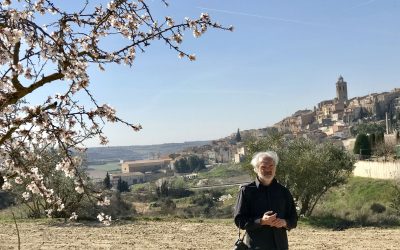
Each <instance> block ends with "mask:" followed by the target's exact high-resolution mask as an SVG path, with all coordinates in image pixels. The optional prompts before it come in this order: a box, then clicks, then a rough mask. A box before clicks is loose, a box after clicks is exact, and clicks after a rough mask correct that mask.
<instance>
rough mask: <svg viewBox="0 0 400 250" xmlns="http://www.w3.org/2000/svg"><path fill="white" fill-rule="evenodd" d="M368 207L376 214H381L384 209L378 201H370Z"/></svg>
mask: <svg viewBox="0 0 400 250" xmlns="http://www.w3.org/2000/svg"><path fill="white" fill-rule="evenodd" d="M370 209H371V210H372V212H374V213H376V214H381V213H383V212H385V211H386V207H385V206H384V205H382V204H380V203H375V202H374V203H372V205H371V207H370Z"/></svg>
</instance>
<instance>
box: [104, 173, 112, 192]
mask: <svg viewBox="0 0 400 250" xmlns="http://www.w3.org/2000/svg"><path fill="white" fill-rule="evenodd" d="M103 184H104V188H105V189H111V187H112V185H111V180H110V175H109V174H108V172H107V174H106V177H105V178H104V180H103Z"/></svg>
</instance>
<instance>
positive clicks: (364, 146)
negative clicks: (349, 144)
mask: <svg viewBox="0 0 400 250" xmlns="http://www.w3.org/2000/svg"><path fill="white" fill-rule="evenodd" d="M353 153H354V154H358V155H360V156H367V157H369V156H371V144H370V142H369V139H368V136H367V135H366V134H358V135H357V138H356V142H355V143H354V148H353Z"/></svg>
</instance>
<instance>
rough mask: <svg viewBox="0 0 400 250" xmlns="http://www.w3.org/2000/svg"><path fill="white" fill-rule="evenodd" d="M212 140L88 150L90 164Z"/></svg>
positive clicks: (145, 156)
mask: <svg viewBox="0 0 400 250" xmlns="http://www.w3.org/2000/svg"><path fill="white" fill-rule="evenodd" d="M210 143H211V142H210V141H191V142H183V143H164V144H157V145H142V146H115V147H93V148H88V150H87V151H86V155H87V160H88V164H89V165H90V164H95V163H104V162H110V161H119V160H124V161H127V160H141V159H149V158H151V157H152V155H154V154H160V155H167V154H171V153H175V152H178V151H181V150H183V149H186V148H190V147H197V146H202V145H207V144H210Z"/></svg>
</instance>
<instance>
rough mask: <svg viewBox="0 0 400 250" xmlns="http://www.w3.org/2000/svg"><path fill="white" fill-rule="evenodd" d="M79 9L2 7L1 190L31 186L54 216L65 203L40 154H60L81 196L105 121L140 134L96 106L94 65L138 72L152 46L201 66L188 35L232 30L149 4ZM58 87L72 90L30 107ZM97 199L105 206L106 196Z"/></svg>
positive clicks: (29, 4)
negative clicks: (34, 97) (141, 56)
mask: <svg viewBox="0 0 400 250" xmlns="http://www.w3.org/2000/svg"><path fill="white" fill-rule="evenodd" d="M76 2H78V1H76ZM76 2H75V1H74V4H76ZM161 2H162V3H164V4H165V5H168V4H167V3H166V2H165V1H161ZM79 3H80V4H81V6H80V7H79V9H76V11H66V10H64V9H62V8H60V7H59V6H57V4H56V2H54V1H51V0H36V1H31V0H18V1H16V0H14V1H11V0H3V1H2V2H1V5H0V86H1V87H0V160H1V166H0V176H3V177H2V179H3V180H2V181H3V182H4V183H3V185H2V188H3V189H6V190H7V189H12V188H13V187H14V186H15V185H24V183H26V180H29V184H27V185H26V186H25V188H26V189H27V192H28V193H32V194H40V195H41V196H43V197H44V198H45V200H46V201H47V202H48V203H49V204H52V210H62V208H63V206H64V205H63V204H62V201H61V199H60V198H59V197H57V196H56V195H55V194H54V192H53V190H51V189H49V188H47V187H46V185H45V183H46V181H45V180H44V177H43V175H42V174H41V169H40V166H38V165H37V164H36V162H37V161H38V160H39V158H40V153H38V152H41V151H43V150H46V149H48V148H57V149H58V150H62V152H63V153H62V160H61V161H60V162H59V163H58V164H57V165H56V169H57V170H59V171H63V172H64V173H65V175H66V176H69V177H70V178H72V179H74V181H75V186H76V187H75V190H76V191H77V192H78V193H88V192H87V191H88V190H87V189H86V188H85V182H84V180H83V179H82V178H81V177H80V176H79V174H78V172H77V171H76V166H78V165H79V164H80V162H81V159H80V158H79V157H78V156H76V155H78V153H79V152H84V151H85V148H84V146H83V144H82V143H83V142H84V141H85V140H86V139H88V138H93V137H97V138H99V139H100V142H101V144H107V142H108V140H107V137H106V136H105V135H104V134H103V131H102V127H103V125H104V123H105V122H120V123H124V124H126V125H127V126H129V127H131V128H132V129H133V130H134V131H138V130H140V129H141V126H140V125H139V124H137V125H136V124H133V123H131V122H127V121H124V120H123V119H121V118H120V117H118V116H117V115H116V111H115V110H114V109H113V108H112V107H111V106H110V105H108V104H100V103H98V102H97V101H96V99H95V97H94V96H93V95H92V94H91V92H90V89H89V86H90V84H91V81H90V76H89V75H88V73H87V70H88V67H89V66H90V65H96V66H97V67H98V68H99V70H104V69H105V67H104V66H105V65H106V64H121V63H122V64H126V65H128V66H132V65H133V63H134V61H135V56H136V53H138V52H141V51H144V49H145V47H146V46H148V45H150V43H151V42H153V41H154V40H160V41H162V42H164V43H165V44H166V46H167V47H168V48H170V49H172V50H174V51H176V53H177V54H178V56H179V57H180V58H188V59H189V60H195V56H194V55H193V54H188V53H186V52H184V51H182V50H181V49H180V44H181V43H182V41H183V34H184V32H185V31H190V32H192V33H193V35H194V37H199V36H201V35H202V34H203V33H205V32H206V31H207V29H208V28H217V29H224V30H232V29H233V28H232V27H230V28H225V27H222V26H221V25H219V24H218V23H215V22H212V21H211V19H210V17H209V15H208V14H206V13H202V14H201V15H200V17H199V18H196V19H190V18H186V19H185V20H184V21H183V22H180V23H177V22H175V21H174V20H173V19H172V18H171V17H169V16H164V17H155V16H153V14H152V12H151V11H150V8H149V5H148V4H147V3H146V1H144V0H137V1H133V0H114V1H110V2H108V4H106V5H102V4H97V5H96V3H89V1H81V2H79ZM40 20H42V21H43V20H46V23H45V24H42V23H41V22H40ZM111 38H112V39H119V40H120V41H123V42H124V43H123V44H122V45H121V46H120V47H117V48H115V47H114V48H110V47H107V46H105V44H106V43H105V42H106V41H107V40H109V39H111ZM118 44H120V43H118ZM56 82H62V83H63V84H64V86H66V87H67V88H66V91H64V92H62V93H58V94H54V95H50V96H49V97H48V98H47V99H46V100H43V103H42V104H40V105H36V106H32V105H30V104H29V103H27V102H25V101H24V100H25V98H26V97H27V96H28V95H29V94H31V93H33V92H35V91H36V90H38V89H40V88H41V87H43V86H45V85H49V84H54V83H56ZM94 84H95V83H94ZM77 93H83V94H85V95H86V96H87V98H88V99H89V100H90V101H91V106H87V105H86V106H85V105H82V104H81V103H79V101H78V99H77V97H76V96H77V95H76V94H77ZM26 197H29V195H28V194H26ZM96 198H97V199H98V200H99V203H100V204H102V203H104V197H102V196H101V195H99V196H96ZM106 203H107V202H106ZM50 212H51V211H50ZM99 217H100V218H102V219H103V220H105V219H108V217H106V216H103V215H101V216H99Z"/></svg>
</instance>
